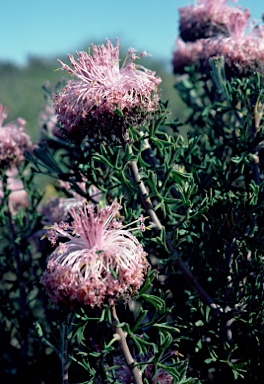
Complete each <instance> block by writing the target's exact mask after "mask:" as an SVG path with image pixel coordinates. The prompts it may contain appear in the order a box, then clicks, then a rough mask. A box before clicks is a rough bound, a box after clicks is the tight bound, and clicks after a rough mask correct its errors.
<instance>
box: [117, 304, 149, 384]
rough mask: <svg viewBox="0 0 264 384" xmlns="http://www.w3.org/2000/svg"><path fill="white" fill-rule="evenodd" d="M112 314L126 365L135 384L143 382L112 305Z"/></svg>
mask: <svg viewBox="0 0 264 384" xmlns="http://www.w3.org/2000/svg"><path fill="white" fill-rule="evenodd" d="M112 315H113V318H114V320H115V321H114V326H115V330H116V333H117V335H118V336H119V339H118V341H119V344H120V348H121V350H122V352H123V355H124V357H125V360H126V363H127V365H128V368H129V369H130V370H131V372H132V375H133V377H134V379H135V383H136V384H143V381H142V377H141V372H140V370H139V369H138V367H137V366H136V365H135V364H136V362H135V360H134V359H133V357H132V355H131V353H130V350H129V348H128V345H127V341H126V334H125V332H124V331H123V329H122V328H120V327H118V324H120V322H119V319H118V317H117V313H116V308H115V306H113V307H112Z"/></svg>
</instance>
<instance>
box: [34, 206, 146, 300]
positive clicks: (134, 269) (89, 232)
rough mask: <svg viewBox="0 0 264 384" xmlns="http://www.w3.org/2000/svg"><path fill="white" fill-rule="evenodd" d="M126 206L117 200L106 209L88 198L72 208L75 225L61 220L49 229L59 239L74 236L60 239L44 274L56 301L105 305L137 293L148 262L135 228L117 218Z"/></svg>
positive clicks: (54, 238) (43, 278)
mask: <svg viewBox="0 0 264 384" xmlns="http://www.w3.org/2000/svg"><path fill="white" fill-rule="evenodd" d="M120 209H121V206H120V205H119V204H117V203H116V202H113V203H112V205H110V206H106V207H104V208H102V209H99V208H98V209H95V208H94V206H92V205H86V204H85V203H84V205H83V208H82V209H80V208H79V209H78V208H77V209H72V210H71V212H70V214H71V217H72V219H73V221H72V223H71V225H69V224H67V223H65V222H61V223H59V224H57V223H55V224H54V225H53V226H52V228H51V229H50V230H49V231H48V232H47V236H48V238H49V240H50V241H51V242H52V243H53V244H57V242H58V237H61V238H63V239H64V240H66V239H67V240H68V241H66V242H65V241H64V242H63V243H60V242H59V243H58V245H57V247H56V249H55V250H54V252H53V253H52V254H51V255H50V256H49V258H48V263H47V269H46V271H45V273H44V276H43V277H42V283H43V284H44V286H45V287H46V289H47V291H48V294H49V295H50V297H51V298H52V301H53V303H54V304H61V305H65V306H67V307H70V308H73V307H74V306H75V305H80V304H84V305H89V306H91V307H94V306H98V307H101V306H102V305H104V304H108V305H113V304H114V303H116V301H118V300H120V299H124V300H129V298H130V297H131V296H132V295H134V294H136V293H137V291H138V289H139V287H140V286H141V285H142V283H143V280H144V277H145V274H146V272H147V268H148V262H147V260H146V253H145V252H144V250H143V248H142V246H141V244H140V243H139V241H138V240H137V238H136V237H135V236H134V235H132V233H131V230H129V229H126V227H124V226H123V225H122V223H121V222H120V221H117V220H116V216H118V214H119V210H120ZM141 221H142V220H141Z"/></svg>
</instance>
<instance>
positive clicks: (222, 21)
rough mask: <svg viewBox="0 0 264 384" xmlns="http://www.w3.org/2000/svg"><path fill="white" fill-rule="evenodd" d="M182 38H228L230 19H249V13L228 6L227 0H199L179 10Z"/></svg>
mask: <svg viewBox="0 0 264 384" xmlns="http://www.w3.org/2000/svg"><path fill="white" fill-rule="evenodd" d="M179 14H180V20H179V28H180V37H181V38H182V39H183V40H184V41H186V42H187V41H195V40H197V39H202V38H212V37H214V36H228V35H229V33H228V22H229V18H230V17H233V16H234V17H242V18H244V17H249V11H248V10H247V9H246V10H245V11H244V12H243V11H242V10H241V8H240V7H238V6H236V7H233V6H229V5H227V0H218V1H215V0H197V1H196V4H194V5H187V6H185V7H181V8H179Z"/></svg>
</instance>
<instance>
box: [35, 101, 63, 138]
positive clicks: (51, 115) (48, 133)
mask: <svg viewBox="0 0 264 384" xmlns="http://www.w3.org/2000/svg"><path fill="white" fill-rule="evenodd" d="M39 119H40V125H41V134H42V136H44V139H46V138H47V137H53V136H55V137H58V138H63V135H62V134H61V132H60V127H59V126H58V123H57V116H56V114H55V109H54V107H53V105H49V104H47V105H45V107H44V108H43V110H42V111H41V112H40V114H39Z"/></svg>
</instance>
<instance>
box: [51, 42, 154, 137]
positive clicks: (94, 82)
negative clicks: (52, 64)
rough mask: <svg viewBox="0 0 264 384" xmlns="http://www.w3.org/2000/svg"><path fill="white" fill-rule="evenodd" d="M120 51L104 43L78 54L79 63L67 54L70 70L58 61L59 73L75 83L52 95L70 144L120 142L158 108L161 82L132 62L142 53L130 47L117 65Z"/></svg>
mask: <svg viewBox="0 0 264 384" xmlns="http://www.w3.org/2000/svg"><path fill="white" fill-rule="evenodd" d="M119 49H120V47H119V43H118V40H116V46H115V47H114V46H113V44H112V43H111V42H110V41H109V40H107V41H106V45H100V46H97V45H92V54H90V52H77V53H76V56H77V60H75V59H74V57H73V56H72V55H69V60H70V63H71V65H72V68H71V67H70V66H68V65H66V64H64V63H62V62H61V61H60V60H58V61H59V63H60V64H61V69H62V70H64V71H67V72H69V73H70V74H71V75H72V76H74V77H75V78H76V80H71V81H69V82H68V83H67V85H66V86H65V88H64V89H63V91H62V92H61V93H59V94H55V95H54V106H55V111H56V114H57V117H58V121H59V122H60V123H61V124H62V125H63V128H64V130H63V131H64V133H65V135H66V136H67V137H69V138H70V139H77V138H83V137H84V136H85V135H91V136H94V135H95V134H97V135H98V134H103V135H105V136H111V135H112V136H113V135H115V136H116V137H121V136H122V134H124V131H125V130H126V129H127V128H128V127H129V126H130V125H138V124H141V123H142V122H143V121H144V120H145V118H146V117H147V116H149V114H151V113H153V112H154V111H155V110H156V109H157V108H158V103H159V91H158V85H159V84H160V82H161V79H160V77H158V76H156V74H155V72H153V71H150V70H148V69H146V68H145V67H143V66H142V65H139V64H136V62H135V61H136V59H138V58H139V57H141V56H146V55H147V54H146V52H143V53H141V54H140V55H139V56H137V55H136V53H135V52H136V51H135V50H134V49H132V48H130V49H129V51H128V54H127V56H126V58H125V59H124V61H123V63H122V65H121V66H120V59H119Z"/></svg>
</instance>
